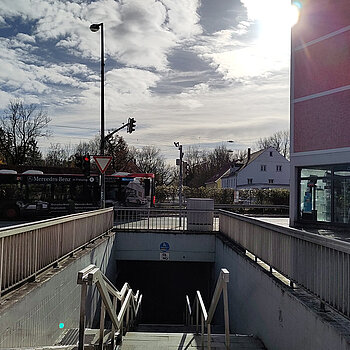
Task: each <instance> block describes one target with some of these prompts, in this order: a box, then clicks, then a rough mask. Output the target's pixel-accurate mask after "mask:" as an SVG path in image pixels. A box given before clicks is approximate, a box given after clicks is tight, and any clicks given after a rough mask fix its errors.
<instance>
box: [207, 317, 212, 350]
mask: <svg viewBox="0 0 350 350" xmlns="http://www.w3.org/2000/svg"><path fill="white" fill-rule="evenodd" d="M207 335H208V345H207V347H208V350H211V327H210V323H208V324H207Z"/></svg>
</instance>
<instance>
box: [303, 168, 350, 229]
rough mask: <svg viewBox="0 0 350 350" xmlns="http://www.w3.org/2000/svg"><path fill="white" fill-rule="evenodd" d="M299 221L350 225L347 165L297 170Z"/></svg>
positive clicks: (349, 172) (349, 182) (349, 169)
mask: <svg viewBox="0 0 350 350" xmlns="http://www.w3.org/2000/svg"><path fill="white" fill-rule="evenodd" d="M298 211H299V220H301V221H309V222H325V223H332V224H333V223H334V224H343V225H344V224H349V223H350V164H341V165H334V166H322V167H308V168H300V169H299V208H298Z"/></svg>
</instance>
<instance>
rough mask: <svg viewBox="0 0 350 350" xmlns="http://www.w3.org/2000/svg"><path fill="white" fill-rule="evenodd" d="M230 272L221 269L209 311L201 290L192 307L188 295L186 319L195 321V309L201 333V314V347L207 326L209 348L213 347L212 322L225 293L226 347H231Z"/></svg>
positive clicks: (196, 321) (190, 321) (196, 322)
mask: <svg viewBox="0 0 350 350" xmlns="http://www.w3.org/2000/svg"><path fill="white" fill-rule="evenodd" d="M229 277H230V273H229V271H228V270H227V269H221V271H220V275H219V277H218V280H217V282H216V286H215V291H214V294H213V297H212V300H211V303H210V307H209V311H208V312H207V310H206V308H205V305H204V302H203V298H202V295H201V293H200V291H199V290H197V292H196V296H195V300H194V303H193V306H192V308H191V304H190V301H189V297H188V296H187V295H186V314H185V321H186V324H187V325H189V324H192V325H193V323H194V320H193V318H194V314H193V310H195V316H196V320H195V324H196V333H197V334H199V332H198V330H199V316H200V323H201V347H202V349H204V334H205V327H207V339H208V350H210V349H211V322H212V320H213V317H214V313H215V311H216V307H217V305H218V302H219V299H220V296H221V294H222V295H223V301H224V322H225V346H226V349H229V348H230V325H229V310H228V296H227V283H228V282H229Z"/></svg>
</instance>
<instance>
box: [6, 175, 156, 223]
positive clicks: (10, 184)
mask: <svg viewBox="0 0 350 350" xmlns="http://www.w3.org/2000/svg"><path fill="white" fill-rule="evenodd" d="M154 193H155V190H154V174H151V173H142V174H141V173H114V174H111V175H105V205H106V207H111V206H113V207H152V206H154V204H155V196H154ZM100 198H101V187H100V176H99V175H98V174H92V175H90V176H85V175H83V174H45V173H44V172H43V171H38V170H27V171H24V172H22V173H17V172H16V171H15V170H6V169H5V170H0V216H1V217H2V218H5V219H12V220H13V219H17V218H21V217H28V216H31V217H33V216H35V217H38V216H46V215H52V216H54V215H60V214H70V213H76V212H82V211H88V210H94V209H99V208H100V207H101V203H100V200H101V199H100Z"/></svg>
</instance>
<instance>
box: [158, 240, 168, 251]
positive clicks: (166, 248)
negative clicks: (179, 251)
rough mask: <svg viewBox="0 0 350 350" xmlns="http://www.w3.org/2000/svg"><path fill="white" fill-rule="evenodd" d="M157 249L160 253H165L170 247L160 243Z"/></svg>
mask: <svg viewBox="0 0 350 350" xmlns="http://www.w3.org/2000/svg"><path fill="white" fill-rule="evenodd" d="M159 249H160V250H161V251H162V252H167V251H168V250H169V249H170V245H169V243H168V242H162V243H161V244H160V246H159Z"/></svg>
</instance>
